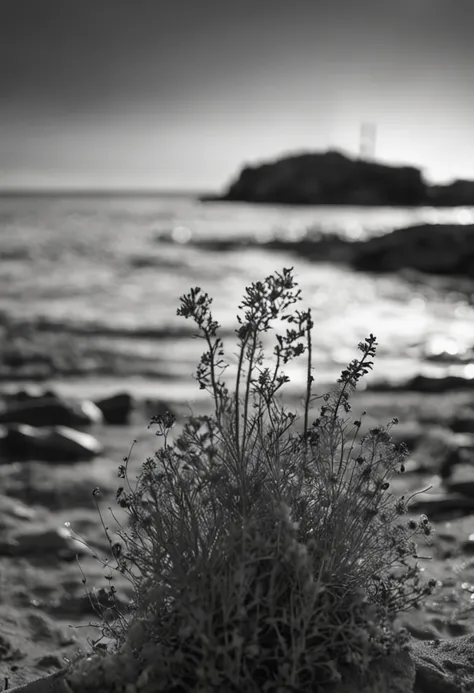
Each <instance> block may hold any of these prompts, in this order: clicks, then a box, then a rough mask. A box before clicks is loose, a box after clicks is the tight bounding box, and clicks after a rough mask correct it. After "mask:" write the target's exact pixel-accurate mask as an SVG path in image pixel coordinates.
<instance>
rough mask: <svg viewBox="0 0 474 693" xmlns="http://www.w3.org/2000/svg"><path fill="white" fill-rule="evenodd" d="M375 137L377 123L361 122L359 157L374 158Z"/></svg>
mask: <svg viewBox="0 0 474 693" xmlns="http://www.w3.org/2000/svg"><path fill="white" fill-rule="evenodd" d="M376 139H377V125H376V124H375V123H361V126H360V142H359V157H360V158H361V159H374V158H375V144H376Z"/></svg>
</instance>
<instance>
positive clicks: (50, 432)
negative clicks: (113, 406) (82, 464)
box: [0, 424, 102, 462]
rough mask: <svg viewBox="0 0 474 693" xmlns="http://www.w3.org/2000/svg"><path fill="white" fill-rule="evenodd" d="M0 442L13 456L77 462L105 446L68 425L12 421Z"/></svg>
mask: <svg viewBox="0 0 474 693" xmlns="http://www.w3.org/2000/svg"><path fill="white" fill-rule="evenodd" d="M0 442H1V447H2V449H3V451H4V452H5V453H6V454H7V456H9V457H10V458H13V459H30V460H31V459H33V460H46V461H50V462H74V461H79V460H88V459H91V458H92V457H95V456H96V455H99V454H100V453H101V452H102V445H101V444H100V443H99V442H98V441H97V440H96V439H95V438H94V437H93V436H91V435H89V434H88V433H83V432H82V431H75V430H74V429H72V428H67V427H66V426H54V427H52V428H35V427H34V426H29V425H28V424H10V425H9V426H6V427H4V430H3V436H1V437H0Z"/></svg>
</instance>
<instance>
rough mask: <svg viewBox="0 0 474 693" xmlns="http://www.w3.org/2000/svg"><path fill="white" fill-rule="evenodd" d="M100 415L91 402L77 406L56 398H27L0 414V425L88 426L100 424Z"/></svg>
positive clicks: (84, 402) (87, 401)
mask: <svg viewBox="0 0 474 693" xmlns="http://www.w3.org/2000/svg"><path fill="white" fill-rule="evenodd" d="M101 420H102V414H101V412H100V410H99V408H98V407H97V406H96V405H95V404H94V403H93V402H91V401H89V400H85V401H83V402H80V403H78V404H73V403H70V402H65V401H63V400H61V399H59V398H57V397H38V398H28V399H26V400H25V401H20V402H16V403H14V404H11V405H10V406H9V407H7V408H6V409H5V410H4V411H2V412H0V424H8V423H22V424H28V425H30V426H72V427H75V426H79V427H81V426H89V425H91V424H94V423H100V421H101Z"/></svg>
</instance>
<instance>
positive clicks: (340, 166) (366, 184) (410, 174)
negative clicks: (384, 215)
mask: <svg viewBox="0 0 474 693" xmlns="http://www.w3.org/2000/svg"><path fill="white" fill-rule="evenodd" d="M201 200H202V201H205V202H208V201H228V202H252V203H267V204H292V205H351V206H373V207H376V206H377V207H383V206H389V207H395V206H397V207H421V206H433V207H456V206H471V205H474V182H473V181H466V180H456V181H454V182H452V183H449V184H446V185H430V184H429V183H427V182H426V181H425V179H424V178H423V175H422V172H421V170H420V169H418V168H416V167H414V166H395V165H388V164H385V163H381V162H376V161H369V160H363V159H356V158H350V157H348V156H346V155H345V154H342V153H340V152H338V151H333V150H330V151H327V152H320V153H318V152H307V153H301V154H293V155H289V156H284V157H281V158H279V159H276V160H274V161H271V162H264V163H260V164H256V165H252V166H245V167H244V168H243V169H242V171H241V172H240V174H239V176H238V177H237V178H236V179H235V180H234V182H232V183H231V184H230V185H229V187H228V189H227V190H226V191H225V192H224V193H223V194H222V195H220V196H219V195H216V196H209V195H208V196H205V197H202V198H201Z"/></svg>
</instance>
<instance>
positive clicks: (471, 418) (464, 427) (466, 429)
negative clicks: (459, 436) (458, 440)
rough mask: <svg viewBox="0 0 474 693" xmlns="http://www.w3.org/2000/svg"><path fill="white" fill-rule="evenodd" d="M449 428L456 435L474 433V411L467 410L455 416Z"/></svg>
mask: <svg viewBox="0 0 474 693" xmlns="http://www.w3.org/2000/svg"><path fill="white" fill-rule="evenodd" d="M449 427H450V429H451V430H452V431H455V433H474V410H472V409H465V410H462V411H461V412H460V413H458V414H456V416H453V418H452V419H451V420H450V422H449Z"/></svg>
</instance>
